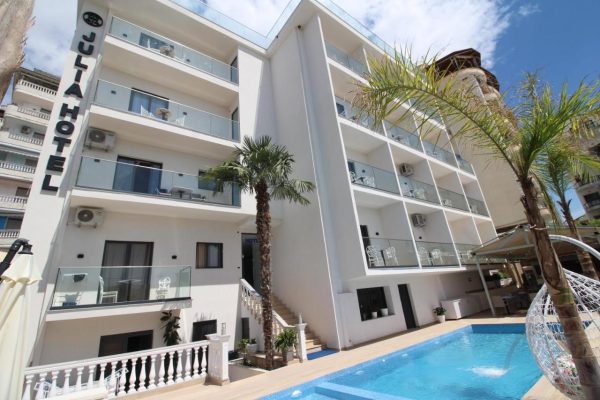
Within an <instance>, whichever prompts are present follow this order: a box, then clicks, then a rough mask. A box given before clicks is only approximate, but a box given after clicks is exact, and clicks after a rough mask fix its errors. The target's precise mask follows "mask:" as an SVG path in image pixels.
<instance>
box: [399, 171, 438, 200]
mask: <svg viewBox="0 0 600 400" xmlns="http://www.w3.org/2000/svg"><path fill="white" fill-rule="evenodd" d="M399 179H400V187H401V188H402V195H403V196H406V197H412V198H414V199H418V200H424V201H428V202H430V203H436V204H439V203H440V199H439V198H438V195H437V193H436V192H435V187H434V186H433V185H430V184H428V183H425V182H421V181H418V180H416V179H411V178H407V177H405V176H400V177H399Z"/></svg>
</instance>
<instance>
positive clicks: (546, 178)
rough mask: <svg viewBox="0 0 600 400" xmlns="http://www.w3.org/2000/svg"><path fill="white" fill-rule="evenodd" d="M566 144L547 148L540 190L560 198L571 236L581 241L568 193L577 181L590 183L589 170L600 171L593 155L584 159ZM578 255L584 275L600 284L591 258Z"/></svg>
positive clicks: (582, 252)
mask: <svg viewBox="0 0 600 400" xmlns="http://www.w3.org/2000/svg"><path fill="white" fill-rule="evenodd" d="M565 139H569V138H565ZM565 141H566V143H561V145H560V146H551V147H550V148H548V150H547V151H546V157H544V158H543V159H542V160H541V168H540V174H539V178H540V187H542V188H546V189H547V190H548V191H550V192H552V193H553V194H554V195H555V196H556V197H558V205H559V207H560V210H561V213H562V215H563V218H564V219H565V222H566V223H567V226H568V227H569V231H570V232H571V235H573V237H574V238H576V239H577V240H580V241H581V235H579V231H578V230H577V225H576V224H575V219H574V218H573V215H572V214H571V200H570V199H567V190H568V189H569V187H570V186H571V182H572V181H573V178H574V177H578V178H579V179H582V180H583V181H585V180H587V179H588V178H589V173H588V170H589V169H590V168H592V169H596V170H597V169H598V168H600V162H598V160H597V159H596V158H595V157H593V156H591V155H585V154H583V155H582V154H581V152H580V150H579V149H578V148H577V144H573V143H571V142H569V141H568V140H565ZM576 252H577V258H578V260H579V264H581V269H582V270H583V273H584V275H586V276H587V277H589V278H591V279H596V280H598V275H597V273H596V268H595V267H594V263H593V262H592V258H591V256H590V254H589V253H588V252H587V251H584V250H583V249H581V248H579V247H577V248H576Z"/></svg>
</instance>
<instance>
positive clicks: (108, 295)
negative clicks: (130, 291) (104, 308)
mask: <svg viewBox="0 0 600 400" xmlns="http://www.w3.org/2000/svg"><path fill="white" fill-rule="evenodd" d="M98 280H99V282H100V284H99V289H98V290H99V293H98V304H106V303H116V302H117V299H118V296H119V291H118V290H109V291H108V292H105V291H104V279H103V278H102V277H101V276H99V277H98ZM105 300H108V301H105Z"/></svg>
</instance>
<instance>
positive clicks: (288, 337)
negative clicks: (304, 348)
mask: <svg viewBox="0 0 600 400" xmlns="http://www.w3.org/2000/svg"><path fill="white" fill-rule="evenodd" d="M296 340H297V338H296V331H295V330H293V329H284V330H283V332H281V333H280V334H279V335H277V337H276V338H275V348H276V349H277V350H279V351H281V358H283V365H287V363H288V360H289V359H292V358H294V353H293V349H294V346H295V345H296Z"/></svg>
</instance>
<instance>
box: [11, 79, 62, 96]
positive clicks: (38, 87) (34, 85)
mask: <svg viewBox="0 0 600 400" xmlns="http://www.w3.org/2000/svg"><path fill="white" fill-rule="evenodd" d="M18 85H21V86H25V87H28V88H31V89H35V90H39V91H40V92H44V93H47V94H50V95H52V96H56V90H54V89H50V88H47V87H45V86H42V85H38V84H37V83H33V82H29V81H27V80H25V79H21V80H20V81H19V82H17V86H18Z"/></svg>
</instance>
